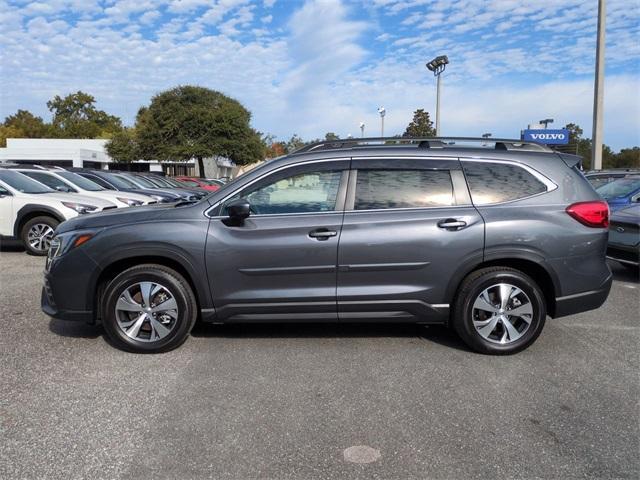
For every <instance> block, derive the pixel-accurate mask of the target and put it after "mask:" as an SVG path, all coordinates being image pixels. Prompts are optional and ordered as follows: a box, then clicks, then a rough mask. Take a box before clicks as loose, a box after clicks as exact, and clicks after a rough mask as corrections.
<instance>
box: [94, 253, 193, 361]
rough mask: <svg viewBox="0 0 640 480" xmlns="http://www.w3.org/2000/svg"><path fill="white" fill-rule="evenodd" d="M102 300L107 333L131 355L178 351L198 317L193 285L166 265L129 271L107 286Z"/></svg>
mask: <svg viewBox="0 0 640 480" xmlns="http://www.w3.org/2000/svg"><path fill="white" fill-rule="evenodd" d="M102 298H103V302H102V319H103V325H104V329H105V332H106V333H107V335H108V337H109V338H110V339H111V341H112V342H113V343H114V344H115V345H116V346H117V347H119V348H121V349H123V350H127V351H130V352H138V353H159V352H166V351H168V350H172V349H174V348H176V347H178V346H179V345H181V344H182V343H183V342H184V341H185V340H186V339H187V337H188V335H189V332H190V331H191V329H192V328H193V325H194V323H195V321H196V317H197V303H196V299H195V296H194V294H193V291H192V290H191V287H190V285H189V283H188V282H187V281H186V280H185V279H184V278H183V277H182V276H181V275H180V274H179V273H177V272H176V271H174V270H172V269H170V268H167V267H165V266H162V265H154V264H147V265H139V266H136V267H132V268H129V269H128V270H125V271H124V272H122V273H121V274H120V275H118V276H117V277H116V278H114V279H113V280H112V281H111V282H110V283H109V285H107V287H106V289H105V292H104V295H103V297H102Z"/></svg>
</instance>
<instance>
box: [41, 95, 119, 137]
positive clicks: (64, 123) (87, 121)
mask: <svg viewBox="0 0 640 480" xmlns="http://www.w3.org/2000/svg"><path fill="white" fill-rule="evenodd" d="M95 103H96V99H95V98H94V97H93V96H92V95H89V94H88V93H84V92H81V91H78V92H76V93H72V94H69V95H67V96H66V97H64V98H62V97H60V96H59V95H56V96H55V97H53V99H51V100H49V101H48V102H47V107H48V108H49V110H50V111H51V113H52V114H53V120H52V127H53V133H54V135H55V136H57V137H59V138H98V137H102V138H110V137H111V136H113V134H115V133H116V132H119V131H120V130H122V122H121V121H120V119H119V118H118V117H115V116H113V115H109V114H108V113H106V112H104V111H102V110H98V109H96V107H95Z"/></svg>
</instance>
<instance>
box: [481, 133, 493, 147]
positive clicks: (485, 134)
mask: <svg viewBox="0 0 640 480" xmlns="http://www.w3.org/2000/svg"><path fill="white" fill-rule="evenodd" d="M490 136H491V133H483V134H482V138H484V139H485V140H486V139H487V138H489V137H490ZM482 145H483V146H486V145H487V143H486V142H482Z"/></svg>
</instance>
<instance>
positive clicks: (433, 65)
mask: <svg viewBox="0 0 640 480" xmlns="http://www.w3.org/2000/svg"><path fill="white" fill-rule="evenodd" d="M448 64H449V57H447V56H446V55H439V56H437V57H436V58H434V59H433V60H431V61H430V62H428V63H427V70H429V71H430V72H433V75H434V76H435V77H436V136H437V137H439V136H440V83H441V82H440V74H441V73H442V72H444V70H445V68H447V65H448Z"/></svg>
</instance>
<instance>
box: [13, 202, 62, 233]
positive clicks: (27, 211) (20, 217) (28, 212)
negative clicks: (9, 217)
mask: <svg viewBox="0 0 640 480" xmlns="http://www.w3.org/2000/svg"><path fill="white" fill-rule="evenodd" d="M40 216H45V217H53V218H55V219H56V220H57V221H58V222H60V223H62V222H64V221H65V218H64V215H62V213H60V212H59V211H58V210H56V209H55V208H53V207H48V206H46V205H35V204H27V205H25V206H23V207H22V208H21V209H20V210H18V213H17V214H16V221H15V223H14V224H13V235H14V236H15V237H16V238H19V237H20V232H21V230H22V227H23V226H24V224H25V223H27V222H28V221H29V220H31V219H32V218H35V217H40Z"/></svg>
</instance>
